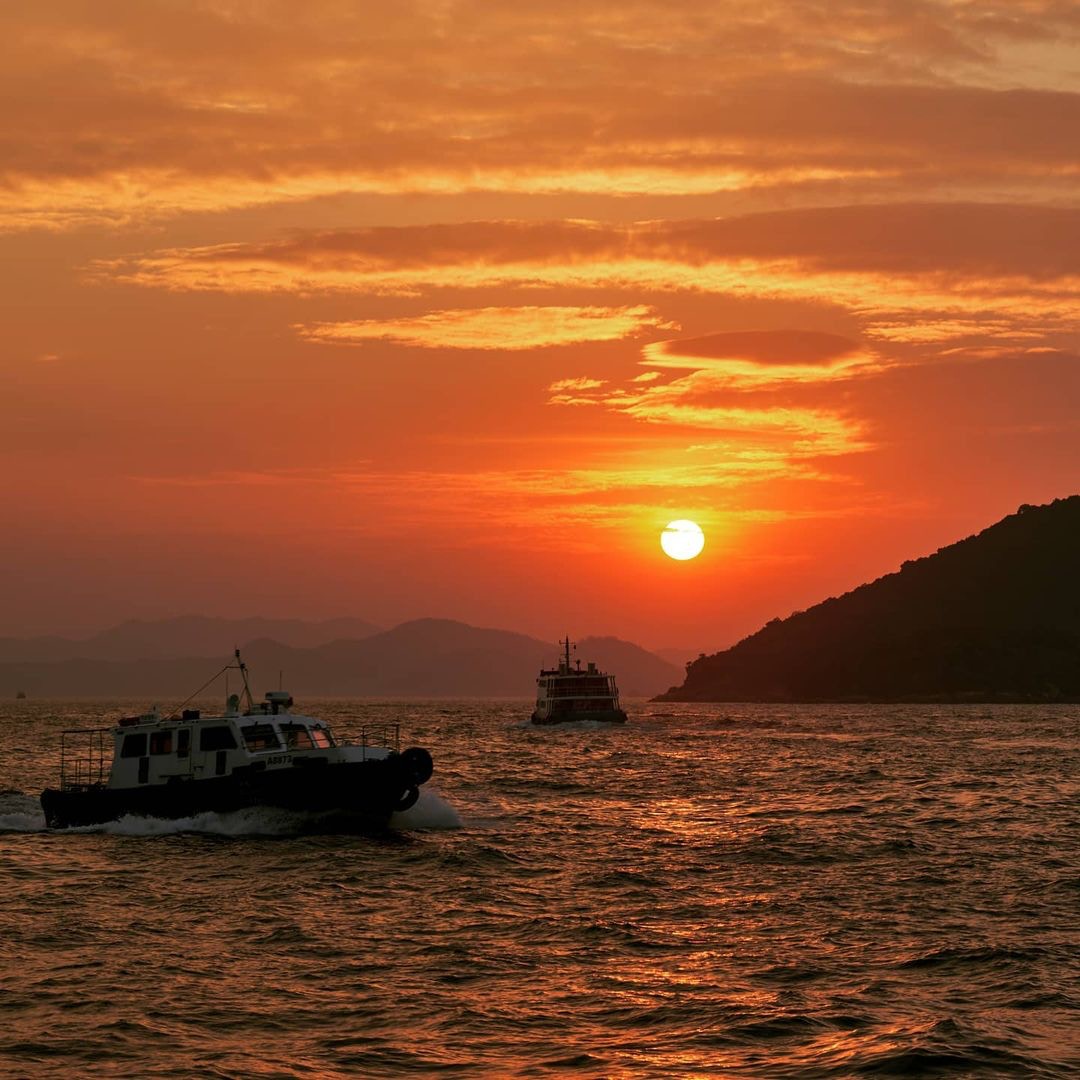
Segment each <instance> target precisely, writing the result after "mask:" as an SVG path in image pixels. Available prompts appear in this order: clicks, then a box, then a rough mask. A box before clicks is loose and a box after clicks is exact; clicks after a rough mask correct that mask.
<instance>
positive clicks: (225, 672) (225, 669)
mask: <svg viewBox="0 0 1080 1080" xmlns="http://www.w3.org/2000/svg"><path fill="white" fill-rule="evenodd" d="M236 656H237V658H238V659H239V657H240V653H239V652H237V654H236ZM231 667H233V665H232V664H226V665H225V666H224V667H223V668H222V669H221V670H220V671H219V672H218V673H217V674H216V675H215V676H214V677H213V678H212V679H207V680H206V682H204V683H203V684H202V686H200V687H199V689H198V690H196V691H195V693H194V694H190V695H189V696H188V697H187V698H186V699H185V700H184V701H182V702H180V704H179V705H177V706H176V708H175V709H173V710H171V711H170V712H169V714H168V715H167V716H166V717H165V719H166V720H171V719H172V718H173V717H175V716H177V715H179V713H180V710H181V709H183V707H184V706H185V705H187V704H188V703H189V702H191V701H194V700H195V699H196V698H197V697H198V696H199V695H200V694H201V693H202V692H203V691H204V690H205V689H206V688H207V687H208V686H210V685H211V683H215V682H217V681H218V679H220V678H221V676H222V675H224V676H225V678H226V680H228V678H229V675H228V672H229V669H230V668H231ZM240 670H241V671H243V670H244V665H243V664H241V665H240ZM226 685H227V683H226ZM244 685H245V686H246V685H247V678H246V677H245V679H244ZM250 700H251V692H250V691H249V692H248V701H250Z"/></svg>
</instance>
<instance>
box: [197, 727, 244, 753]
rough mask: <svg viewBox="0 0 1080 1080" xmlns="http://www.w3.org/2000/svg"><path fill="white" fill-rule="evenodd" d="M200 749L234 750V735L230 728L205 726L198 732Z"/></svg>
mask: <svg viewBox="0 0 1080 1080" xmlns="http://www.w3.org/2000/svg"><path fill="white" fill-rule="evenodd" d="M199 749H200V750H235V749H236V737H235V736H234V735H233V733H232V728H227V727H205V728H203V729H202V731H200V732H199Z"/></svg>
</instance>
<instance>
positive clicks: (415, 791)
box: [394, 787, 420, 813]
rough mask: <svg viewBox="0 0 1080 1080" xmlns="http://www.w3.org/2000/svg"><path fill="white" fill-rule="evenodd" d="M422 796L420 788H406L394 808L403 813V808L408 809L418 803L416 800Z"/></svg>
mask: <svg viewBox="0 0 1080 1080" xmlns="http://www.w3.org/2000/svg"><path fill="white" fill-rule="evenodd" d="M419 798H420V789H419V788H417V787H410V788H406V789H405V791H404V792H403V793H402V796H401V798H400V799H398V801H397V805H396V806H395V807H394V810H395V811H396V812H397V813H401V811H402V810H408V809H409V807H410V806H415V805H416V800H417V799H419Z"/></svg>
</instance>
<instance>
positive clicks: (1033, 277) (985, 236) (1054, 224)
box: [89, 204, 1080, 342]
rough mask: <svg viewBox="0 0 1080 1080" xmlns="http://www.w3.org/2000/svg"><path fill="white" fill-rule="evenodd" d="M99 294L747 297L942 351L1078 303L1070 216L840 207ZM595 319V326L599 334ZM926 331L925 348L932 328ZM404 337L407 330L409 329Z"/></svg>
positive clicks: (316, 246) (374, 249) (297, 249)
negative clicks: (840, 313) (845, 316)
mask: <svg viewBox="0 0 1080 1080" xmlns="http://www.w3.org/2000/svg"><path fill="white" fill-rule="evenodd" d="M89 273H90V274H91V275H92V276H94V277H96V278H98V279H100V280H112V281H119V282H126V283H129V284H133V285H140V286H145V287H158V288H166V289H173V290H213V291H224V292H297V293H310V292H316V291H322V292H330V293H332V292H341V293H346V292H354V293H359V294H364V293H367V294H376V295H379V294H390V295H417V294H421V293H424V292H425V291H430V290H435V289H444V288H457V289H470V290H480V289H486V288H496V287H509V288H519V289H521V288H527V289H532V290H537V289H579V290H599V289H604V290H612V289H616V290H626V291H632V292H634V293H635V294H636V295H637V296H640V295H641V293H642V292H643V291H645V292H650V293H654V294H655V293H672V292H686V293H697V294H706V293H714V294H725V295H730V296H740V297H760V298H763V299H768V300H772V301H779V302H795V303H812V304H818V305H823V304H824V305H831V306H833V307H837V308H843V309H846V310H847V311H848V312H850V313H851V314H852V315H853V316H854V317H856V318H857V319H858V320H859V321H860V323H861V324H862V327H863V329H864V332H865V333H867V335H868V336H875V335H876V336H878V337H879V338H881V339H883V340H893V341H899V340H900V338H899V336H898V335H897V334H896V326H897V324H898V323H901V324H903V325H906V326H909V327H911V326H913V325H915V324H922V326H923V328H924V329H923V332H922V334H921V336H920V338H919V340H921V341H922V342H926V341H930V340H947V339H948V338H949V337H950V336H951V335H952V332H953V331H952V327H953V326H954V325H955V324H956V323H957V322H966V323H967V324H969V325H975V324H977V323H980V322H981V323H984V324H985V325H986V327H987V328H988V330H990V331H991V332H994V331H996V332H1003V331H1005V332H1020V331H1023V332H1032V331H1035V332H1045V333H1063V332H1067V331H1068V330H1069V327H1070V326H1075V321H1076V314H1077V303H1076V295H1077V293H1078V291H1080V210H1076V209H1070V208H1065V207H1036V206H1017V205H992V206H991V205H975V204H920V205H893V204H888V205H879V206H846V207H830V208H823V209H822V208H819V209H803V210H788V211H777V212H773V213H755V214H748V215H741V216H737V217H729V218H722V219H690V220H675V221H664V220H660V221H645V222H638V223H632V224H626V225H623V224H609V223H601V222H593V221H580V220H563V221H481V222H464V223H459V224H448V225H416V226H402V227H398V228H391V227H379V228H366V229H351V230H334V231H319V232H306V233H295V234H292V235H290V236H288V237H285V238H282V239H279V240H274V241H269V242H264V243H254V244H223V245H214V246H209V247H196V248H174V249H168V250H163V251H157V252H148V253H146V254H142V255H135V256H132V257H128V258H122V259H110V260H99V261H97V262H95V263H94V264H92V266H91V267H90V268H89ZM602 321H603V320H602ZM934 326H938V327H940V328H941V329H942V331H943V333H942V335H941V337H939V338H934V336H933V334H932V328H933V327H934ZM416 329H417V327H413V330H416Z"/></svg>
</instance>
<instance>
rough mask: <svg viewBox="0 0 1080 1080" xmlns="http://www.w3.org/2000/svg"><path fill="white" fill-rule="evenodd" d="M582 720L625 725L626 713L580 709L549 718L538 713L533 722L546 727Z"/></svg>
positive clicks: (533, 716) (611, 710) (549, 716)
mask: <svg viewBox="0 0 1080 1080" xmlns="http://www.w3.org/2000/svg"><path fill="white" fill-rule="evenodd" d="M582 720H591V721H594V722H600V723H604V724H625V723H626V713H624V712H623V711H622V709H592V710H589V709H579V710H576V711H574V712H566V713H554V714H551V715H548V716H541V715H540V713H537V712H534V713H533V714H532V722H533V723H534V724H542V725H544V726H550V725H552V724H577V723H579V722H580V721H582Z"/></svg>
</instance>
